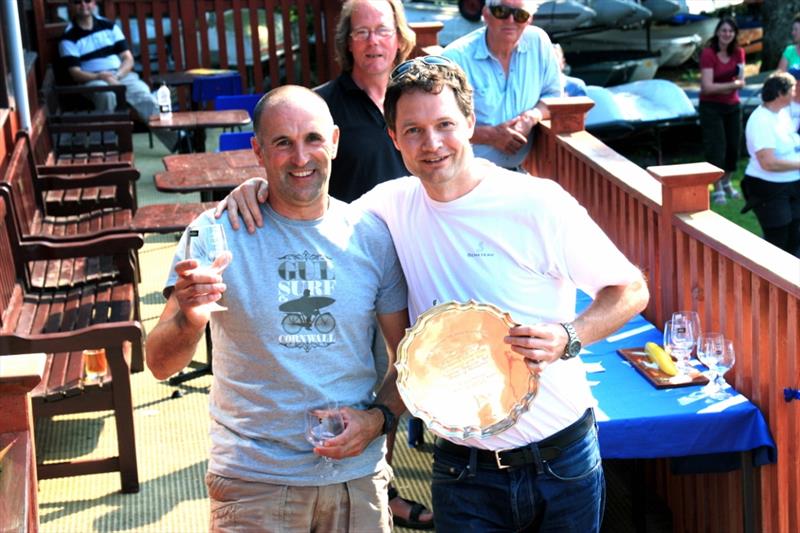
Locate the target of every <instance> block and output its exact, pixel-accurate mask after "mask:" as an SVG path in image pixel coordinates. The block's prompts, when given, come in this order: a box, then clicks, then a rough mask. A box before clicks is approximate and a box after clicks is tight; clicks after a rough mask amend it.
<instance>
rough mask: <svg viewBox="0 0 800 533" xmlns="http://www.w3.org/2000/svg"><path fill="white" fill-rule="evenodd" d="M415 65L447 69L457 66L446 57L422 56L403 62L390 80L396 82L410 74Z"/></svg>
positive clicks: (390, 76) (395, 68) (395, 69)
mask: <svg viewBox="0 0 800 533" xmlns="http://www.w3.org/2000/svg"><path fill="white" fill-rule="evenodd" d="M415 63H424V64H426V65H443V66H446V67H451V66H453V65H455V63H453V61H452V60H450V59H448V58H446V57H444V56H422V57H415V58H414V59H408V60H406V61H403V62H402V63H400V64H399V65H397V66H396V67H394V70H393V71H392V73H391V74H390V75H389V78H390V79H392V80H395V79H397V78H399V77H400V76H402V75H403V74H405V73H406V72H408V71H409V70H410V69H411V67H413V66H414V64H415Z"/></svg>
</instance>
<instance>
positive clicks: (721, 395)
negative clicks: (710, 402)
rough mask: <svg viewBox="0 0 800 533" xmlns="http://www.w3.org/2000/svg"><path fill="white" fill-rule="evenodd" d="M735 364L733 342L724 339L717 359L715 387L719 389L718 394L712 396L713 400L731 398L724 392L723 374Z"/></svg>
mask: <svg viewBox="0 0 800 533" xmlns="http://www.w3.org/2000/svg"><path fill="white" fill-rule="evenodd" d="M735 363H736V350H735V349H734V347H733V341H732V340H731V339H724V340H723V349H722V354H721V355H720V358H719V359H717V386H718V387H719V392H718V393H716V394H715V395H714V396H712V398H714V399H715V400H725V399H726V398H730V397H731V396H732V394H731V393H730V392H728V391H727V390H725V389H727V388H728V383H727V382H726V381H725V373H726V372H727V371H728V370H730V369H731V368H733V365H734V364H735Z"/></svg>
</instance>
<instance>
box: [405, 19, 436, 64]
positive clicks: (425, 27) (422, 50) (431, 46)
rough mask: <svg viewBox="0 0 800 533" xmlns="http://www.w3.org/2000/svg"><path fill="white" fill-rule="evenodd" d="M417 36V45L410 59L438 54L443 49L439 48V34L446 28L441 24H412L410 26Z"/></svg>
mask: <svg viewBox="0 0 800 533" xmlns="http://www.w3.org/2000/svg"><path fill="white" fill-rule="evenodd" d="M409 26H410V27H411V29H412V30H414V33H415V34H416V35H417V44H416V46H414V49H413V50H412V51H411V54H410V57H417V56H424V55H430V54H438V53H440V52H441V50H442V48H441V47H439V32H440V31H441V30H442V28H444V24H443V23H441V22H438V21H436V22H412V23H410V24H409Z"/></svg>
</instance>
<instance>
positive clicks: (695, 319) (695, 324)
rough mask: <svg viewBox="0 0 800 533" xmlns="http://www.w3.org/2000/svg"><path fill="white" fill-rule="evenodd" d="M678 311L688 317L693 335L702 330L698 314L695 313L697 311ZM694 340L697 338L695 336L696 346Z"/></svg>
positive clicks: (697, 334)
mask: <svg viewBox="0 0 800 533" xmlns="http://www.w3.org/2000/svg"><path fill="white" fill-rule="evenodd" d="M680 313H682V314H684V315H686V316H687V317H689V320H690V321H691V323H692V331H693V332H694V334H695V337H697V336H699V335H700V332H701V331H703V330H702V329H701V328H700V315H699V314H698V313H697V311H680ZM696 341H697V339H696V338H695V346H697V342H696Z"/></svg>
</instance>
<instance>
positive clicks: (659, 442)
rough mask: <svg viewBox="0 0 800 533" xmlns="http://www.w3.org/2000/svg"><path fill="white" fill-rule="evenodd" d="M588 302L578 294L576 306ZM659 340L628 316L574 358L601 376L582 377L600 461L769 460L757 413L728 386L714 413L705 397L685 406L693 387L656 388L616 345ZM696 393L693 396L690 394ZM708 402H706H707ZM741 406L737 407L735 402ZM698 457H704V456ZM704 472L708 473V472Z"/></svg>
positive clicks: (770, 446) (768, 439)
mask: <svg viewBox="0 0 800 533" xmlns="http://www.w3.org/2000/svg"><path fill="white" fill-rule="evenodd" d="M589 302H590V299H589V297H588V296H586V295H585V294H582V293H580V294H579V296H578V305H577V307H578V309H583V308H584V307H586V306H587V305H588V304H589ZM647 341H654V342H657V343H659V344H660V343H661V342H662V334H661V330H660V329H658V328H656V327H654V326H653V325H652V324H650V323H649V322H647V321H646V320H645V319H644V318H642V317H641V316H636V317H634V318H633V319H631V320H630V321H629V322H628V323H627V324H625V326H623V327H622V328H621V329H620V330H619V331H617V332H615V333H614V334H612V335H610V336H609V337H608V339H606V340H604V341H602V342H598V343H595V344H592V345H591V346H588V347H587V348H586V349H585V351H584V352H582V353H581V358H582V359H583V361H584V362H585V363H598V362H599V363H601V364H602V366H603V368H605V371H604V372H596V373H591V374H588V378H589V380H590V381H591V382H597V383H596V384H594V385H593V386H592V392H593V394H594V396H595V398H596V399H597V401H598V404H599V410H598V425H599V435H600V451H601V453H602V456H603V457H604V458H607V459H634V458H639V459H648V458H656V457H686V456H698V455H705V454H722V453H726V452H742V451H752V452H753V462H754V464H756V465H761V464H766V463H773V462H775V461H776V459H777V451H776V449H775V442H774V441H773V440H772V436H771V435H770V431H769V427H768V426H767V424H766V422H765V420H764V417H763V416H762V415H761V412H760V411H759V410H758V408H757V407H756V406H755V405H754V404H752V403H751V402H750V401H748V400H747V399H746V398H744V397H742V396H740V395H738V394H737V393H736V392H735V391H733V389H730V392H731V393H733V394H735V395H736V396H737V398H735V399H734V400H732V401H731V400H728V401H726V402H727V403H726V404H724V405H729V406H728V407H726V408H725V409H723V410H721V411H719V412H714V410H715V404H718V403H719V402H711V401H710V400H709V401H707V398H701V399H699V400H695V401H691V402H690V403H686V404H685V405H682V404H681V401H679V400H681V399H682V400H683V401H684V402H685V401H686V400H690V399H693V397H691V396H690V395H691V394H692V393H694V392H696V391H699V390H700V388H701V387H700V386H690V387H676V388H671V389H656V388H655V387H653V385H651V384H650V382H649V381H647V379H645V378H644V377H643V376H642V375H641V374H639V373H638V372H637V371H636V369H634V368H633V367H631V365H630V364H629V363H628V362H627V361H625V360H624V359H623V358H622V357H621V356H620V355H619V354H618V353H617V350H618V349H620V348H637V347H642V346H644V345H645V343H646V342H647ZM695 396H697V395H695ZM709 402H710V403H709ZM736 402H741V403H736ZM704 459H705V458H704ZM710 469H713V467H711V468H710Z"/></svg>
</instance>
